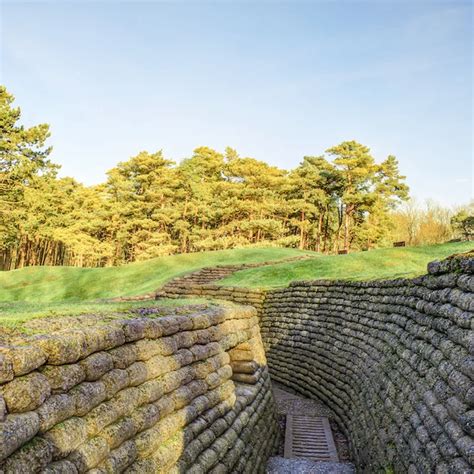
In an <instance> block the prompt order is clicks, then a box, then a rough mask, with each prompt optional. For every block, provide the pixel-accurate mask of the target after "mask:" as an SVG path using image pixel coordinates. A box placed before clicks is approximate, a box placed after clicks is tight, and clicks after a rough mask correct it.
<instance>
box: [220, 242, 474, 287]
mask: <svg viewBox="0 0 474 474" xmlns="http://www.w3.org/2000/svg"><path fill="white" fill-rule="evenodd" d="M473 247H474V243H473V242H453V243H447V244H439V245H426V246H422V247H401V248H388V249H379V250H371V251H369V252H356V253H352V254H348V255H331V256H317V257H315V258H312V259H308V260H301V261H295V262H289V263H281V264H275V265H271V266H267V267H260V268H252V269H248V270H242V271H240V272H236V273H234V274H233V275H231V276H229V277H227V278H225V279H224V280H222V281H221V282H220V284H223V285H228V286H241V287H248V288H278V287H283V286H287V285H288V284H289V283H290V282H292V281H295V280H320V279H330V280H375V279H383V278H387V279H388V278H402V277H403V278H410V277H415V276H418V275H422V274H424V273H426V265H427V264H428V263H429V262H431V261H433V260H440V259H443V258H446V257H448V256H449V255H452V254H454V253H460V252H467V251H469V250H472V248H473Z"/></svg>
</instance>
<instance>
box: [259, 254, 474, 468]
mask: <svg viewBox="0 0 474 474" xmlns="http://www.w3.org/2000/svg"><path fill="white" fill-rule="evenodd" d="M473 272H474V260H473V259H472V258H467V257H466V258H454V259H449V260H445V261H443V262H434V263H432V264H430V265H429V274H428V275H426V276H424V277H420V278H416V279H413V280H403V279H401V280H393V281H371V282H348V281H313V282H296V283H293V284H291V285H290V286H289V287H288V288H285V289H281V290H276V291H270V292H268V293H267V296H266V301H265V306H264V311H263V316H262V318H261V332H262V337H263V340H264V345H265V349H266V355H267V359H268V365H269V368H270V373H271V376H272V379H274V380H277V381H278V382H281V383H283V384H284V385H286V386H287V387H290V388H292V389H294V390H296V391H298V392H300V393H302V394H304V395H306V396H308V397H316V398H319V399H321V400H323V401H324V402H325V403H326V404H327V405H328V406H329V407H330V408H332V409H333V410H334V412H335V414H336V417H337V420H338V423H339V425H340V426H341V428H342V429H343V430H344V432H345V433H346V435H347V437H348V438H349V440H350V443H351V450H352V453H353V456H354V459H355V462H356V465H357V467H358V469H359V470H360V472H384V471H385V470H387V472H391V470H392V471H395V472H400V473H406V472H410V473H415V472H419V473H431V472H436V473H470V472H472V470H473V468H474V439H473V436H474V383H473V380H474V357H473V355H474V331H473V330H474V298H473V292H474V275H473Z"/></svg>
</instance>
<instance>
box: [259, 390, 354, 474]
mask: <svg viewBox="0 0 474 474" xmlns="http://www.w3.org/2000/svg"><path fill="white" fill-rule="evenodd" d="M272 386H273V395H274V397H275V402H276V406H277V412H278V417H279V421H280V428H281V437H280V439H281V441H280V446H279V449H278V453H277V456H273V457H271V458H270V459H269V461H268V464H267V474H319V473H321V474H323V473H325V474H329V473H330V474H353V473H355V468H354V465H353V464H352V463H351V457H350V452H349V444H348V441H347V439H346V437H345V436H344V435H343V434H342V433H341V432H340V431H339V430H338V428H337V425H336V423H335V422H334V416H333V413H332V411H331V410H330V409H329V408H328V407H327V406H326V405H325V404H324V403H322V402H319V401H316V400H310V399H309V398H305V397H303V396H301V395H297V394H295V393H291V391H290V389H288V388H287V387H284V386H283V385H281V384H279V383H276V382H274V381H273V382H272ZM289 414H291V415H306V416H325V417H328V418H329V422H330V425H331V430H332V434H333V437H334V442H335V445H336V450H337V454H338V457H339V462H323V461H309V460H306V459H301V458H290V459H287V458H284V457H283V452H284V444H285V426H286V416H287V415H289Z"/></svg>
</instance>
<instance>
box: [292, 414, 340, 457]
mask: <svg viewBox="0 0 474 474" xmlns="http://www.w3.org/2000/svg"><path fill="white" fill-rule="evenodd" d="M284 456H285V458H304V459H310V460H311V461H335V462H339V458H338V456H337V451H336V446H335V444H334V439H333V437H332V431H331V427H330V426H329V420H328V419H327V418H326V417H324V416H314V417H312V416H302V415H287V417H286V432H285V454H284Z"/></svg>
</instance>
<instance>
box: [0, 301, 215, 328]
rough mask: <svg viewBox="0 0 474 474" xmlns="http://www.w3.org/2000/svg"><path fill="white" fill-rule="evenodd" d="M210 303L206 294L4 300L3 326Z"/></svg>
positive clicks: (0, 306)
mask: <svg viewBox="0 0 474 474" xmlns="http://www.w3.org/2000/svg"><path fill="white" fill-rule="evenodd" d="M203 303H209V300H206V299H204V298H182V299H162V300H159V301H155V300H146V301H126V302H117V303H115V302H113V303H94V302H84V303H71V302H62V303H24V302H14V303H0V314H1V317H0V326H2V327H6V328H10V329H17V330H20V331H21V330H22V329H23V328H22V325H23V324H24V323H26V322H28V321H31V320H33V319H38V318H48V319H49V318H58V317H63V316H80V315H82V314H94V315H99V316H100V315H104V316H105V315H109V314H117V313H124V314H126V313H128V312H130V311H132V310H134V309H139V308H152V307H165V308H174V307H178V306H183V305H194V304H203Z"/></svg>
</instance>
